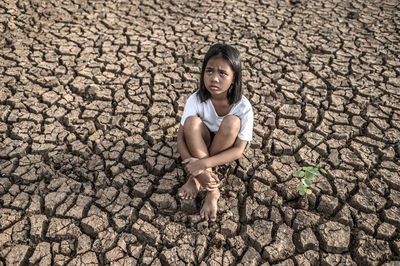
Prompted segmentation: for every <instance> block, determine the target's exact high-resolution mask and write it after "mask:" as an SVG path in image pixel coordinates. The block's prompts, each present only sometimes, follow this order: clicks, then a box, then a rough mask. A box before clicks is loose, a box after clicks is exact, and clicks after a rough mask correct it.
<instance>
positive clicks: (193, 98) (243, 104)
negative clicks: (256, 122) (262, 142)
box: [181, 92, 254, 141]
mask: <svg viewBox="0 0 400 266" xmlns="http://www.w3.org/2000/svg"><path fill="white" fill-rule="evenodd" d="M227 115H235V116H237V117H239V118H240V130H239V134H238V137H239V139H241V140H244V141H251V140H252V139H253V116H254V115H253V108H252V107H251V104H250V102H249V100H247V98H246V97H245V96H242V99H240V101H239V102H237V103H235V104H234V106H233V107H232V109H231V110H230V111H229V114H227ZM189 116H198V117H200V118H201V120H202V121H203V123H204V124H205V125H206V126H207V127H208V129H209V130H210V131H211V132H214V133H216V132H217V131H218V129H219V127H220V126H221V123H222V120H223V119H224V117H225V116H226V115H225V116H219V115H218V114H217V112H216V111H215V108H214V105H213V104H212V102H211V99H208V100H206V101H205V102H201V101H200V98H199V97H198V95H197V92H195V93H193V94H192V95H190V96H189V98H188V100H187V101H186V105H185V109H184V110H183V115H182V119H181V125H182V126H183V125H184V123H185V120H186V118H188V117H189Z"/></svg>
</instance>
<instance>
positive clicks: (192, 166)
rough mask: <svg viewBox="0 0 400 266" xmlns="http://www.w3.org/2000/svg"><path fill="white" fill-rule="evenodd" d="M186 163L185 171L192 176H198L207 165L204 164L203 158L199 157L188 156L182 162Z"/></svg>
mask: <svg viewBox="0 0 400 266" xmlns="http://www.w3.org/2000/svg"><path fill="white" fill-rule="evenodd" d="M182 163H183V164H185V171H186V172H187V173H188V174H189V175H192V176H198V175H199V174H201V173H203V172H204V170H206V166H205V165H204V161H203V160H199V159H197V158H193V157H190V158H187V159H186V160H184V161H183V162H182Z"/></svg>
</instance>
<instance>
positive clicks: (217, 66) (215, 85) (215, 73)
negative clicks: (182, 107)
mask: <svg viewBox="0 0 400 266" xmlns="http://www.w3.org/2000/svg"><path fill="white" fill-rule="evenodd" d="M203 79H204V85H205V87H206V89H207V91H208V92H209V93H210V94H211V98H212V97H215V96H225V97H227V94H228V90H229V88H230V86H231V85H232V83H233V81H234V72H233V69H232V67H231V65H230V64H229V63H228V61H226V60H225V59H224V58H222V57H213V58H210V60H208V62H207V65H206V68H205V70H204V77H203Z"/></svg>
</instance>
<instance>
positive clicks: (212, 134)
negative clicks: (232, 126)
mask: <svg viewBox="0 0 400 266" xmlns="http://www.w3.org/2000/svg"><path fill="white" fill-rule="evenodd" d="M209 132H210V144H211V143H212V142H213V140H214V137H215V134H217V133H214V132H211V131H209Z"/></svg>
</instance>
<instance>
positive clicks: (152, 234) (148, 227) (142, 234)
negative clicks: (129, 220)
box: [132, 219, 161, 245]
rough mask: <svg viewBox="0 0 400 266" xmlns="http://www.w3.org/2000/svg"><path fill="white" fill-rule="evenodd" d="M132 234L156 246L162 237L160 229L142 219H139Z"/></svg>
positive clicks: (133, 227)
mask: <svg viewBox="0 0 400 266" xmlns="http://www.w3.org/2000/svg"><path fill="white" fill-rule="evenodd" d="M132 232H133V233H134V234H135V235H136V236H137V238H138V239H140V240H141V241H144V242H145V243H149V244H151V245H156V243H159V242H160V239H161V235H160V232H159V231H158V229H157V228H156V227H155V226H154V225H152V224H150V223H148V222H146V221H143V220H142V219H138V220H137V221H136V222H135V223H134V224H133V226H132Z"/></svg>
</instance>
